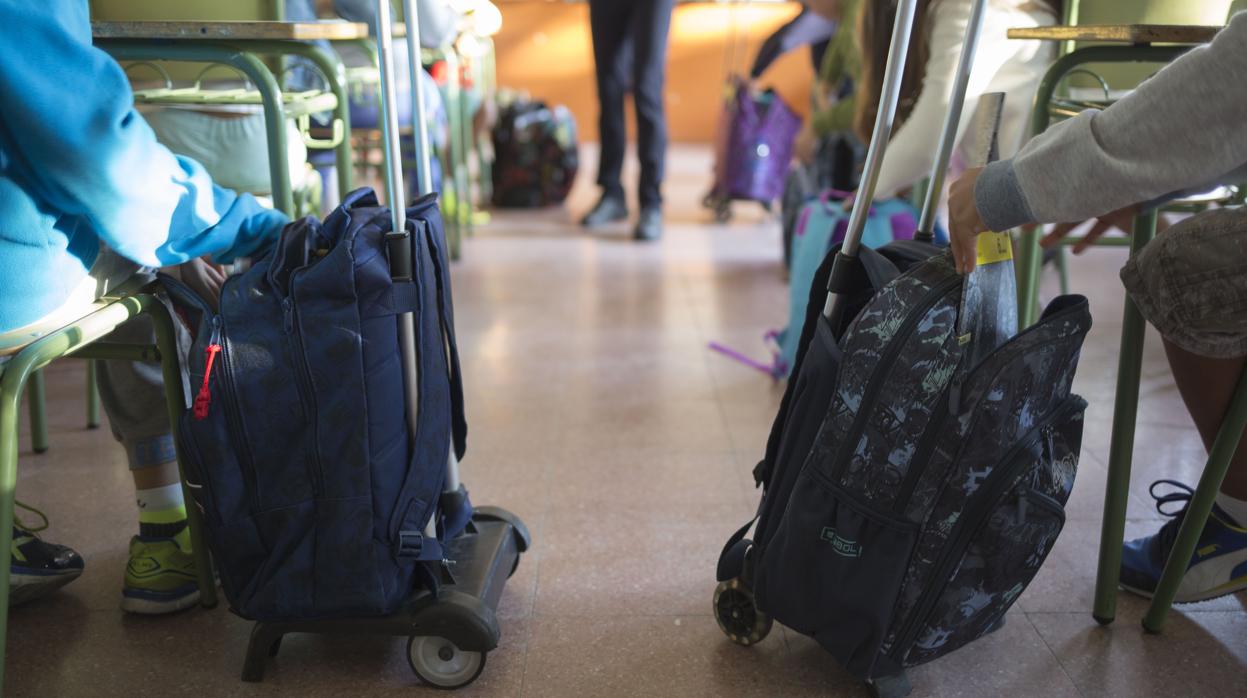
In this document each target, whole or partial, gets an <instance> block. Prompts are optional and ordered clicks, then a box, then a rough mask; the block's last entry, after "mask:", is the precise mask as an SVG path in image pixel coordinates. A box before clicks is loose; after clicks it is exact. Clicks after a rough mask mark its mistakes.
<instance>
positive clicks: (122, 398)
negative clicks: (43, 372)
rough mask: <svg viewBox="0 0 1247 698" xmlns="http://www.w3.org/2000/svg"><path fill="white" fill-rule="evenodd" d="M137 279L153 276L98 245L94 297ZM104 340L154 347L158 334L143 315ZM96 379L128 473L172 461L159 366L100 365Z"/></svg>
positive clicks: (171, 443)
mask: <svg viewBox="0 0 1247 698" xmlns="http://www.w3.org/2000/svg"><path fill="white" fill-rule="evenodd" d="M137 274H147V275H150V274H151V271H150V270H148V269H144V268H142V267H140V266H139V265H137V264H135V263H134V262H131V261H130V260H128V259H126V258H124V257H122V256H120V255H118V254H116V253H115V252H113V251H111V250H109V249H108V248H106V247H103V246H101V249H100V256H99V258H98V259H97V260H96V262H95V264H94V266H92V268H91V277H92V279H94V281H95V285H96V292H95V297H96V298H99V297H101V296H103V295H105V294H107V293H108V292H109V291H110V290H111V289H113V288H116V287H117V286H119V285H120V284H122V283H125V282H126V281H128V280H129V279H131V278H133V277H134V276H135V275H137ZM179 330H180V328H179ZM179 334H181V331H179ZM103 341H105V342H110V341H111V342H125V343H133V344H138V343H144V344H154V343H155V342H156V335H155V330H154V328H153V326H152V320H151V318H149V317H147V316H145V315H144V316H139V317H137V318H134V319H133V320H130V321H129V322H127V323H125V324H124V325H122V326H120V327H118V328H117V329H116V330H114V331H113V332H112V333H111V334H109V335H108V336H107V337H105V338H104V340H103ZM179 343H183V340H182V338H179ZM96 376H97V379H98V381H99V387H100V402H101V404H102V405H103V406H104V411H105V413H107V414H108V424H109V426H110V427H111V428H112V432H113V436H115V437H116V438H117V440H118V441H120V442H121V445H122V446H124V447H125V449H126V456H127V457H128V459H129V462H130V469H131V470H137V469H140V468H149V467H152V466H155V465H160V464H162V463H168V462H170V461H173V460H176V458H177V454H176V452H175V451H174V448H173V435H172V433H170V429H169V418H168V414H167V412H166V411H165V393H164V379H163V377H162V375H161V371H160V365H159V364H153V363H144V362H139V361H101V362H100V370H99V371H97V372H96Z"/></svg>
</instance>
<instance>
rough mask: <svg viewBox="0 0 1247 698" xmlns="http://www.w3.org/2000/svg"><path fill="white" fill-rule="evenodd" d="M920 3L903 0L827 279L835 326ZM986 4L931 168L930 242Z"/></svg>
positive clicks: (979, 5) (828, 313) (926, 223)
mask: <svg viewBox="0 0 1247 698" xmlns="http://www.w3.org/2000/svg"><path fill="white" fill-rule="evenodd" d="M916 6H917V0H901V2H900V4H899V6H898V7H897V11H896V23H895V24H894V25H893V28H892V44H891V46H890V47H889V49H888V63H887V68H886V70H885V71H884V75H883V93H882V94H881V95H880V97H879V113H878V115H877V116H876V117H875V127H874V131H873V132H872V133H871V137H870V148H869V150H868V151H867V153H866V166H865V169H864V170H863V173H862V183H861V185H860V186H859V187H858V192H857V193H858V196H857V202H856V203H855V204H854V206H853V212H852V213H851V214H850V216H849V226H848V230H847V231H846V233H845V237H844V244H843V245H841V247H840V251H839V252H838V253H837V255H836V259H835V262H834V266H833V268H832V271H831V280H830V282H829V283H828V293H827V303H826V305H825V306H824V307H823V315H824V316H825V317H826V318H827V319H828V320H829V321H830V322H831V326H832V327H837V326H838V325H839V321H840V315H841V313H842V312H843V309H842V307H841V303H842V301H841V300H840V294H839V293H838V289H840V288H843V285H844V283H845V282H846V281H847V279H848V278H849V277H850V276H851V274H852V268H853V264H854V263H855V261H856V257H857V250H858V247H859V246H860V244H861V238H862V232H863V231H864V230H865V228H866V219H867V217H868V216H869V214H870V204H871V202H872V201H873V200H874V194H875V184H876V182H878V179H879V170H880V167H881V166H882V165H883V156H884V153H885V152H886V151H887V141H888V139H889V138H890V137H891V135H892V125H893V122H894V121H895V119H896V106H897V102H898V100H899V98H900V90H901V82H902V80H903V78H904V73H905V59H906V57H907V53H908V49H909V37H910V34H911V33H912V30H913V22H914V14H915V10H916ZM986 6H987V0H974V5H973V6H972V8H971V10H970V22H969V24H968V25H967V27H966V36H965V41H964V42H963V43H962V46H961V56H960V58H959V59H958V62H957V75H956V79H955V80H954V82H953V91H952V95H951V96H950V99H949V108H948V113H947V114H946V115H945V117H944V129H943V132H942V133H941V135H940V141H939V148H938V150H937V152H936V157H935V163H934V165H933V166H932V168H931V181H930V185H929V187H928V189H927V197H926V201H925V203H924V205H923V207H922V216H921V219H920V221H919V224H918V231H917V233H915V235H914V237H915V239H917V240H923V241H927V242H930V241H931V240H933V239H934V237H935V235H934V230H935V213H936V208H937V206H938V204H939V197H940V192H941V191H942V190H943V188H944V172H945V170H947V169H948V162H949V160H950V159H951V157H952V151H953V145H954V143H955V142H956V140H957V126H958V124H959V123H960V121H961V112H962V106H963V105H964V104H965V98H966V88H967V86H968V85H969V82H970V71H971V69H972V68H973V66H974V52H975V49H976V48H977V46H978V38H979V34H980V33H981V31H982V27H983V16H984V13H985V10H986Z"/></svg>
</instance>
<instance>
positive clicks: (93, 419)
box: [87, 359, 100, 429]
mask: <svg viewBox="0 0 1247 698" xmlns="http://www.w3.org/2000/svg"><path fill="white" fill-rule="evenodd" d="M99 367H100V365H99V363H97V362H96V361H95V360H94V359H92V360H90V361H88V362H87V428H88V429H98V428H99V426H100V385H99V383H96V382H95V381H96V373H97V372H98V371H99Z"/></svg>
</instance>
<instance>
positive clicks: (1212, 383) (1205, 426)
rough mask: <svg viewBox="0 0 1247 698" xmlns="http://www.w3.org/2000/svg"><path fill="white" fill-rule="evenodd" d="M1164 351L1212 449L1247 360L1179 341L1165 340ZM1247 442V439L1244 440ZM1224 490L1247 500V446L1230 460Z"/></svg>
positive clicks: (1207, 443) (1191, 411)
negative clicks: (1197, 350) (1186, 346)
mask: <svg viewBox="0 0 1247 698" xmlns="http://www.w3.org/2000/svg"><path fill="white" fill-rule="evenodd" d="M1165 354H1166V356H1168V357H1169V367H1170V368H1171V369H1172V370H1173V378H1174V381H1175V382H1176V383H1177V384H1178V392H1179V393H1181V394H1182V401H1183V402H1185V403H1186V409H1187V410H1188V411H1189V412H1190V413H1191V419H1193V420H1195V428H1196V429H1198V430H1199V435H1200V437H1201V438H1202V439H1203V441H1204V448H1206V449H1211V448H1212V442H1213V440H1214V439H1216V438H1217V431H1218V430H1219V429H1220V428H1221V420H1222V419H1223V418H1224V417H1225V411H1226V409H1228V408H1229V405H1230V399H1231V398H1232V397H1233V396H1234V389H1235V387H1236V386H1237V385H1238V378H1239V376H1240V375H1241V374H1242V372H1243V366H1244V365H1245V364H1247V359H1244V358H1237V359H1213V358H1209V357H1206V356H1199V355H1198V354H1193V353H1191V352H1189V351H1187V350H1186V349H1183V348H1182V347H1179V346H1178V345H1177V344H1174V343H1173V342H1171V341H1169V340H1168V339H1166V340H1165ZM1243 443H1244V444H1247V440H1245V441H1244V442H1243ZM1221 492H1222V493H1223V494H1226V495H1229V496H1230V497H1233V498H1234V499H1239V500H1247V447H1245V446H1244V445H1240V446H1239V448H1238V451H1237V452H1235V454H1234V459H1233V460H1232V461H1231V462H1230V469H1229V472H1227V473H1226V474H1225V482H1223V483H1222V484H1221ZM1239 523H1242V524H1245V525H1247V521H1241V520H1240V521H1239Z"/></svg>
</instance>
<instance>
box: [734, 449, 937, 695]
mask: <svg viewBox="0 0 1247 698" xmlns="http://www.w3.org/2000/svg"><path fill="white" fill-rule="evenodd" d="M917 536H918V526H917V524H914V523H912V522H910V521H905V520H902V519H897V518H895V517H892V516H890V515H887V514H883V513H880V512H878V511H875V510H874V509H872V508H871V507H870V506H868V505H866V504H864V503H862V502H860V501H858V500H857V499H856V498H854V497H853V496H852V495H850V494H848V493H847V492H845V491H844V490H842V489H840V488H839V487H836V486H835V485H834V484H832V483H829V482H826V481H825V480H824V479H823V478H822V477H821V476H819V475H817V474H815V473H814V472H813V471H812V470H809V469H806V470H805V471H804V472H803V473H802V475H801V477H800V478H799V479H798V481H797V483H796V487H795V488H794V489H793V492H792V499H791V500H790V502H789V504H788V509H787V512H786V514H785V516H784V519H783V521H782V522H781V524H780V526H779V529H778V530H777V531H776V533H775V537H774V538H772V539H771V542H770V543H769V544H768V545H767V546H766V548H765V550H764V551H763V553H762V557H761V561H760V564H759V567H758V571H757V580H756V583H755V587H756V589H755V591H756V593H757V598H758V604H759V606H760V607H761V608H762V610H764V611H766V612H768V613H770V614H771V615H772V616H774V617H775V619H776V620H778V621H780V622H782V623H784V624H785V625H787V626H789V627H791V628H793V629H794V630H797V631H800V632H802V633H805V634H807V635H810V636H812V637H814V639H815V640H817V641H818V642H819V644H821V645H822V646H823V647H824V648H826V649H827V651H828V652H830V653H831V654H832V655H833V656H835V657H836V658H837V659H838V660H839V661H840V662H841V664H843V665H844V667H845V668H846V669H847V670H848V671H850V672H851V673H853V674H855V675H857V676H861V677H866V676H869V675H870V670H871V667H872V666H873V665H874V661H875V657H876V655H877V654H878V650H879V646H880V645H881V644H882V643H883V640H884V636H885V635H886V633H887V629H888V625H889V623H890V621H891V617H892V607H893V603H894V601H895V599H896V595H897V592H898V591H899V590H900V586H901V581H902V580H903V578H904V576H905V570H906V568H907V567H908V564H909V555H910V552H911V551H912V550H913V547H914V542H915V541H916V540H917Z"/></svg>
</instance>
